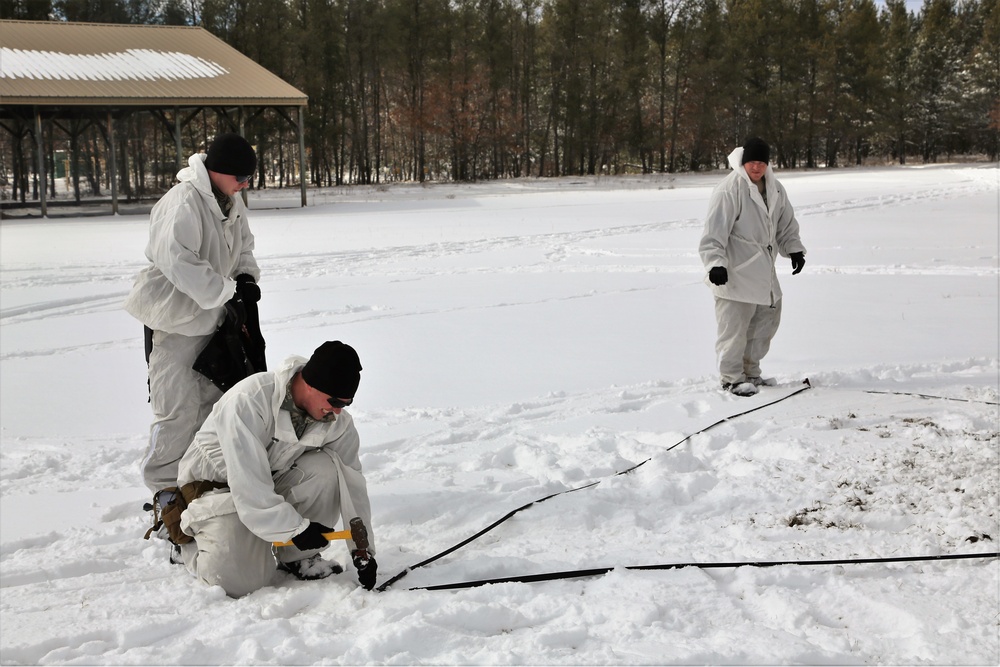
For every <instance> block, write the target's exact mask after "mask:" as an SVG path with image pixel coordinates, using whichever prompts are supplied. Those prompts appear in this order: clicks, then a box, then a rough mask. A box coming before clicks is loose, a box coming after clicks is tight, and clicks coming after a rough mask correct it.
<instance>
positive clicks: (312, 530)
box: [292, 521, 333, 551]
mask: <svg viewBox="0 0 1000 667" xmlns="http://www.w3.org/2000/svg"><path fill="white" fill-rule="evenodd" d="M332 532H333V529H332V528H327V527H326V526H324V525H323V524H321V523H316V522H315V521H310V522H309V525H308V526H306V529H305V530H303V531H302V532H301V533H299V534H298V535H296V536H295V537H293V538H292V544H294V545H295V546H297V547H298V548H299V549H301V550H302V551H309V550H310V549H322V548H323V547H325V546H326V545H328V544H329V543H330V540H328V539H326V538H325V537H323V533H332Z"/></svg>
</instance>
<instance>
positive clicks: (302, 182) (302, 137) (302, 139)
mask: <svg viewBox="0 0 1000 667" xmlns="http://www.w3.org/2000/svg"><path fill="white" fill-rule="evenodd" d="M299 187H300V189H301V190H302V207H303V208H305V206H306V134H305V107H304V106H301V105H300V106H299Z"/></svg>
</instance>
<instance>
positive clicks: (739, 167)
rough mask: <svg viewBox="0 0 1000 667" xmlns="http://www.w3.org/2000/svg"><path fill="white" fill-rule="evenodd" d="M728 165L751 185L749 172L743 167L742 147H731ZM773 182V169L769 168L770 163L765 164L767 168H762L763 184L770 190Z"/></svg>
mask: <svg viewBox="0 0 1000 667" xmlns="http://www.w3.org/2000/svg"><path fill="white" fill-rule="evenodd" d="M729 166H730V167H732V168H733V171H735V172H736V173H738V174H739V175H740V177H741V178H743V179H744V180H745V181H746V182H747V183H749V184H750V185H753V181H751V180H750V174H748V173H747V170H746V169H744V168H743V147H742V146H737V147H736V148H734V149H733V152H732V153H730V154H729ZM773 183H774V170H773V169H771V163H770V162H769V163H768V164H767V169H765V170H764V185H765V187H767V189H768V190H772V189H773V188H772V187H771V186H772V184H773Z"/></svg>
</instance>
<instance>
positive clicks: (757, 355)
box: [715, 297, 782, 384]
mask: <svg viewBox="0 0 1000 667" xmlns="http://www.w3.org/2000/svg"><path fill="white" fill-rule="evenodd" d="M781 303H782V300H781V299H778V301H777V302H776V303H775V304H774V305H773V306H762V305H759V304H756V303H744V302H742V301H732V300H730V299H721V298H719V297H715V320H716V322H717V323H718V338H717V339H716V342H715V353H716V355H717V356H718V359H719V375H720V379H721V380H722V384H739V383H740V382H745V381H746V379H747V378H748V377H760V372H761V371H760V360H761V359H763V358H764V356H765V355H766V354H767V352H768V350H770V349H771V339H772V338H774V334H775V333H777V331H778V325H779V324H780V323H781Z"/></svg>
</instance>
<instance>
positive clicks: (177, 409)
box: [125, 134, 260, 494]
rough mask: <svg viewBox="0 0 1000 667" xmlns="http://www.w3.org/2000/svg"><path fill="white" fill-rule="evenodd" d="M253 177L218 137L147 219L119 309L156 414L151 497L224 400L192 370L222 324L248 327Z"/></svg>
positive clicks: (248, 162) (238, 140)
mask: <svg viewBox="0 0 1000 667" xmlns="http://www.w3.org/2000/svg"><path fill="white" fill-rule="evenodd" d="M256 168H257V156H256V154H255V153H254V150H253V147H252V146H250V144H249V143H248V142H247V140H246V139H244V138H243V137H241V136H239V135H236V134H222V135H219V136H218V137H216V138H215V140H214V141H213V142H212V144H211V145H210V146H209V148H208V154H207V155H206V154H201V153H197V154H195V155H192V156H191V157H190V158H189V159H188V166H187V167H186V168H184V169H182V170H181V171H180V172H179V173H178V174H177V179H178V180H179V181H180V183H178V184H177V185H175V186H174V187H173V188H171V189H170V191H168V192H167V193H166V194H165V195H163V197H162V198H161V199H160V200H159V201H158V202H157V203H156V205H155V206H154V207H153V210H152V212H151V213H150V221H149V243H148V244H147V246H146V257H147V259H149V265H148V266H147V267H146V268H144V269H143V270H142V271H141V272H140V273H139V275H138V276H137V277H136V280H135V284H134V286H133V287H132V291H131V293H130V294H129V295H128V298H127V299H126V301H125V310H126V311H128V312H129V314H131V315H132V316H133V317H135V318H136V319H138V320H139V321H140V322H142V323H143V325H144V327H145V332H146V361H147V362H148V364H149V402H150V405H151V407H152V409H153V423H152V426H151V427H150V434H149V448H148V451H147V453H146V457H145V459H144V460H143V462H142V474H143V481H144V482H145V483H146V486H148V487H149V489H150V490H151V491H152V492H153V493H154V494H155V493H156V492H158V491H161V490H163V489H165V488H168V487H172V486H175V485H176V484H177V462H178V461H180V458H181V456H183V455H184V451H185V450H186V449H187V447H188V445H189V444H191V439H192V438H193V437H194V434H195V432H196V431H197V430H198V428H199V427H200V426H201V424H202V422H204V421H205V418H206V417H207V416H208V413H209V411H210V410H211V409H212V406H213V405H215V402H216V401H217V400H219V398H220V397H221V396H222V391H221V390H220V389H219V388H217V387H216V386H215V385H214V384H213V383H212V381H210V380H209V379H208V378H206V377H205V376H204V375H202V374H200V373H198V372H196V371H195V370H193V369H192V366H193V365H194V363H195V360H196V359H197V358H198V355H199V354H200V353H201V352H202V351H203V350H204V349H205V347H206V346H207V345H208V343H209V341H210V340H211V338H212V336H213V334H214V333H215V331H216V329H217V328H218V327H219V325H220V324H221V323H222V322H223V321H224V320H225V319H226V318H230V319H232V320H233V324H234V325H235V326H236V327H237V328H239V327H242V326H243V322H244V320H245V318H246V311H245V307H244V302H253V303H256V302H257V301H258V300H259V299H260V288H259V287H257V280H259V279H260V269H259V268H258V267H257V261H256V260H255V259H254V255H253V250H254V237H253V234H252V233H251V232H250V226H249V225H248V224H247V208H246V205H245V204H244V203H243V198H242V197H241V196H239V192H240V191H241V190H242V189H243V188H245V187H246V185H247V183H248V182H249V180H250V178H251V177H252V176H253V174H254V171H255V170H256Z"/></svg>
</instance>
